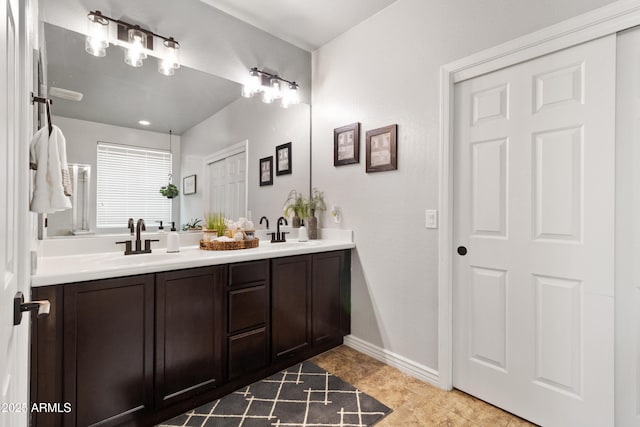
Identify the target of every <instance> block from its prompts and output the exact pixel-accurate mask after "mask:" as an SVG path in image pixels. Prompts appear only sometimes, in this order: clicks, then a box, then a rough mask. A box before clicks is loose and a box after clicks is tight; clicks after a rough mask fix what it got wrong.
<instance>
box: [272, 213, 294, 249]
mask: <svg viewBox="0 0 640 427" xmlns="http://www.w3.org/2000/svg"><path fill="white" fill-rule="evenodd" d="M283 222H284V225H289V223H288V222H287V219H286V218H285V217H283V216H281V217H280V218H278V224H277V228H276V232H275V233H269V234H271V243H283V242H286V241H287V240H286V238H285V234H289V232H288V231H283V232H280V226H281V225H282V223H283Z"/></svg>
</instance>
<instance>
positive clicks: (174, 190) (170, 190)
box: [160, 183, 180, 199]
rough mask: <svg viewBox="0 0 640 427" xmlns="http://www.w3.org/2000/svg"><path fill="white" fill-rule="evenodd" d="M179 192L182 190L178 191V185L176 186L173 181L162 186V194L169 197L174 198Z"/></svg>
mask: <svg viewBox="0 0 640 427" xmlns="http://www.w3.org/2000/svg"><path fill="white" fill-rule="evenodd" d="M179 193H180V192H179V191H178V187H176V186H175V185H173V184H171V183H168V184H167V185H165V186H164V187H160V194H162V195H163V196H164V197H166V198H167V199H173V198H174V197H176V196H177V195H178V194H179Z"/></svg>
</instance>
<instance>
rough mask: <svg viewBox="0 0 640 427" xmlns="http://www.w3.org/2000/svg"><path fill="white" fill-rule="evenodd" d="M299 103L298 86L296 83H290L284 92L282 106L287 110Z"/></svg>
mask: <svg viewBox="0 0 640 427" xmlns="http://www.w3.org/2000/svg"><path fill="white" fill-rule="evenodd" d="M299 102H300V98H299V96H298V85H297V84H296V82H293V83H290V84H289V87H288V89H287V90H286V91H285V92H284V95H283V96H282V106H283V107H284V108H287V107H288V106H289V105H295V104H298V103H299Z"/></svg>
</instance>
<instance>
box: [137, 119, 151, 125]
mask: <svg viewBox="0 0 640 427" xmlns="http://www.w3.org/2000/svg"><path fill="white" fill-rule="evenodd" d="M138 123H139V124H141V125H142V126H149V125H150V124H151V122H150V121H149V120H140V121H138Z"/></svg>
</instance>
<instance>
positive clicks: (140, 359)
mask: <svg viewBox="0 0 640 427" xmlns="http://www.w3.org/2000/svg"><path fill="white" fill-rule="evenodd" d="M153 284H154V276H153V275H152V274H149V275H143V276H133V277H125V278H119V279H108V280H99V281H95V282H85V283H78V284H70V285H65V287H64V338H63V342H64V352H63V353H64V356H63V360H64V380H63V397H64V401H65V402H70V403H71V405H72V411H71V413H69V414H66V415H65V416H64V425H65V426H93V425H97V424H100V425H101V426H113V425H122V424H126V423H127V422H129V421H131V420H133V419H134V418H137V417H139V416H140V415H141V414H142V413H145V412H147V411H149V410H151V408H152V406H153V395H152V387H153V293H154V289H153Z"/></svg>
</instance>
